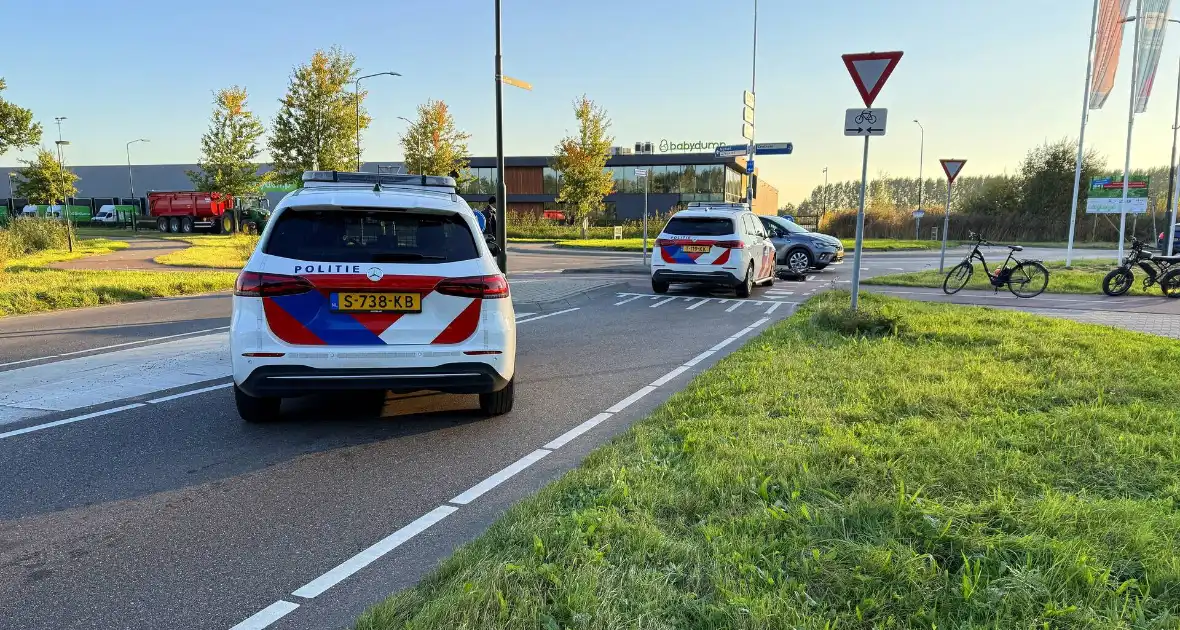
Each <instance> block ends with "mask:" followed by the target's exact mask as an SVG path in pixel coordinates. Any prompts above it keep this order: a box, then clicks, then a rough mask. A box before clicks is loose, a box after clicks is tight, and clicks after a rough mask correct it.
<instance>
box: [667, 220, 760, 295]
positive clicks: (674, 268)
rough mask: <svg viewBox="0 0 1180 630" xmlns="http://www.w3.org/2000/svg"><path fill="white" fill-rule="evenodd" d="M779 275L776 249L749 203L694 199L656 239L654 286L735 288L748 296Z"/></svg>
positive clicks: (669, 222)
mask: <svg viewBox="0 0 1180 630" xmlns="http://www.w3.org/2000/svg"><path fill="white" fill-rule="evenodd" d="M774 278H775V249H774V244H773V243H771V242H770V239H769V238H768V237H767V234H766V229H765V228H764V227H763V225H762V222H761V221H759V220H758V216H757V215H755V214H754V213H753V212H750V208H749V206H747V205H745V204H725V203H703V202H692V203H690V204H689V205H688V209H686V210H682V211H680V212H677V213H676V214H675V215H673V216H672V218H671V219H670V220H669V221H668V224H667V225H666V226H664V230H663V231H662V232H660V236H659V238H657V239H656V243H655V251H654V252H653V254H652V263H651V287H652V290H653V291H655V292H656V293H666V292H667V291H668V288H669V286H670V285H671V284H674V283H692V284H706V285H718V286H724V287H732V288H733V289H735V290H736V292H737V295H738V297H748V296H749V295H750V292H751V291H752V290H753V288H754V287H755V286H757V285H766V286H770V285H772V284H774Z"/></svg>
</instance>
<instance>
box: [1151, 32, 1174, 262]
mask: <svg viewBox="0 0 1180 630" xmlns="http://www.w3.org/2000/svg"><path fill="white" fill-rule="evenodd" d="M1168 21H1169V22H1174V23H1176V24H1180V20H1168ZM1177 131H1180V70H1177V72H1176V111H1175V113H1174V114H1172V157H1171V160H1170V161H1169V163H1168V164H1169V166H1170V168H1169V169H1168V201H1167V203H1168V213H1167V214H1166V215H1165V216H1166V217H1168V229H1167V230H1166V231H1167V233H1168V236H1167V239H1168V245H1167V249H1166V250H1164V251H1166V252H1167V254H1168V255H1169V256H1171V255H1172V241H1174V240H1176V202H1175V201H1174V200H1173V198H1174V195H1175V192H1176V132H1177ZM1152 231H1153V232H1154V231H1155V229H1154V228H1152Z"/></svg>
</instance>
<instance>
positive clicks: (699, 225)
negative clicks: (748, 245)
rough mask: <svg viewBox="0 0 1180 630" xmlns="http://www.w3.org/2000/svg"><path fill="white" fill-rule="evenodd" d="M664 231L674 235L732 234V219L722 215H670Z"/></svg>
mask: <svg viewBox="0 0 1180 630" xmlns="http://www.w3.org/2000/svg"><path fill="white" fill-rule="evenodd" d="M664 232H665V233H668V234H672V235H674V236H726V235H728V234H733V220H732V219H728V218H724V217H672V220H671V221H668V225H667V227H665V228H664Z"/></svg>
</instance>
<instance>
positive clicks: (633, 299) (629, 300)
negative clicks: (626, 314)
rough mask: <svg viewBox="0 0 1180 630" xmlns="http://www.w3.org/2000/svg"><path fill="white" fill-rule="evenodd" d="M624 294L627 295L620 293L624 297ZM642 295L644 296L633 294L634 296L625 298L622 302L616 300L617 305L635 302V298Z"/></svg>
mask: <svg viewBox="0 0 1180 630" xmlns="http://www.w3.org/2000/svg"><path fill="white" fill-rule="evenodd" d="M623 295H625V294H621V295H619V297H623ZM641 297H643V296H642V295H633V296H631V297H629V298H627V299H625V300H623V301H622V302H615V306H622V305H624V304H626V303H627V302H633V301H635V300H638V299H639V298H641Z"/></svg>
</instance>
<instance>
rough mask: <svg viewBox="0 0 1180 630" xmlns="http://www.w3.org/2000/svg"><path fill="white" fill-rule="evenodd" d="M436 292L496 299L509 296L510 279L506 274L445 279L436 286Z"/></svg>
mask: <svg viewBox="0 0 1180 630" xmlns="http://www.w3.org/2000/svg"><path fill="white" fill-rule="evenodd" d="M434 290H435V292H437V293H441V294H443V295H454V296H457V297H468V298H477V299H483V300H494V299H497V298H506V297H508V281H507V280H505V279H504V276H502V275H500V274H496V275H494V276H475V277H471V278H454V279H452V280H443V281H442V282H440V283H438V286H436V287H434Z"/></svg>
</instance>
